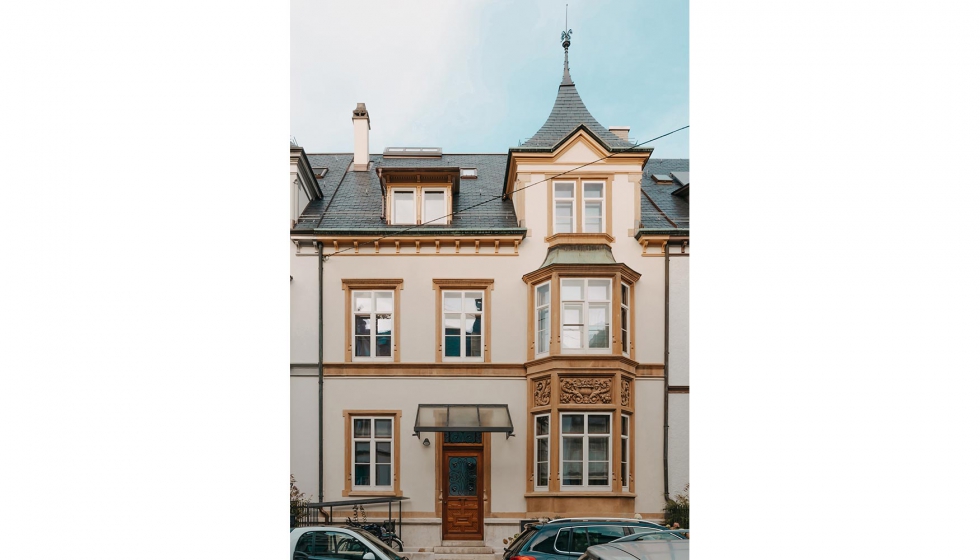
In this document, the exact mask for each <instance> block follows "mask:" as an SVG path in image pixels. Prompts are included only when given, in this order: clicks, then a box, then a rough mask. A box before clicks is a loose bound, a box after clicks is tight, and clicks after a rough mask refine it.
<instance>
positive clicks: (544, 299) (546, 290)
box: [535, 284, 551, 306]
mask: <svg viewBox="0 0 980 560" xmlns="http://www.w3.org/2000/svg"><path fill="white" fill-rule="evenodd" d="M535 291H536V292H537V294H538V306H542V305H548V304H549V303H551V284H544V285H541V286H538V287H537V289H536V290H535Z"/></svg>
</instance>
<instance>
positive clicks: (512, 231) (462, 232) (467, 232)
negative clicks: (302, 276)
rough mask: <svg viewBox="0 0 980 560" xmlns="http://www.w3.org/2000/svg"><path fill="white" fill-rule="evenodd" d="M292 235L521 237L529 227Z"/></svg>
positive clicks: (326, 230) (318, 230) (306, 231)
mask: <svg viewBox="0 0 980 560" xmlns="http://www.w3.org/2000/svg"><path fill="white" fill-rule="evenodd" d="M289 235H290V236H294V235H297V236H298V235H316V236H321V235H334V236H339V237H358V236H364V235H378V236H392V235H418V236H430V235H431V236H447V235H448V236H452V235H457V236H472V235H520V236H521V238H524V237H526V236H527V228H509V229H484V228H452V229H421V228H416V229H409V230H407V231H406V229H405V228H314V229H301V230H298V229H293V230H290V231H289Z"/></svg>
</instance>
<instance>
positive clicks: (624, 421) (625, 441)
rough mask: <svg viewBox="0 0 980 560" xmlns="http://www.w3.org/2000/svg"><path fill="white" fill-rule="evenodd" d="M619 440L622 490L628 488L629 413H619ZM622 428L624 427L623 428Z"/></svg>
mask: <svg viewBox="0 0 980 560" xmlns="http://www.w3.org/2000/svg"><path fill="white" fill-rule="evenodd" d="M620 418H621V420H620V427H619V440H620V441H621V442H622V450H621V452H622V457H620V460H619V462H620V474H619V476H620V478H621V479H622V480H621V481H620V482H622V485H623V492H629V490H630V416H629V414H621V415H620ZM623 428H626V429H625V430H624V429H623Z"/></svg>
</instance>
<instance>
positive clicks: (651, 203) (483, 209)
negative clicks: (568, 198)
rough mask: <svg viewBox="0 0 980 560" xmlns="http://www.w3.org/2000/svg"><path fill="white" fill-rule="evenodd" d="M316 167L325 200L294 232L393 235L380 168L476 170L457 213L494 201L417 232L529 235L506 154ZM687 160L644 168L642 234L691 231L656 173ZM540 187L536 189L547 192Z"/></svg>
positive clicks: (335, 158) (339, 160) (319, 157)
mask: <svg viewBox="0 0 980 560" xmlns="http://www.w3.org/2000/svg"><path fill="white" fill-rule="evenodd" d="M307 157H308V158H309V160H310V165H311V166H313V167H327V168H329V171H328V172H327V174H326V175H325V176H324V177H323V178H320V179H317V181H318V182H319V184H320V189H321V191H322V192H323V198H322V199H321V200H314V201H312V202H310V204H309V205H307V207H306V209H305V210H303V212H302V214H301V215H300V219H299V223H298V224H297V225H296V227H295V228H294V229H293V232H294V233H313V232H314V231H316V232H326V231H331V232H334V233H349V234H357V233H361V234H372V233H373V232H377V234H378V235H382V234H385V233H392V232H395V231H399V230H402V229H405V228H406V227H408V226H404V225H387V224H385V223H384V221H383V220H382V219H381V183H380V180H379V179H378V175H377V173H376V172H375V169H376V168H377V167H378V166H380V167H475V168H476V170H477V178H476V179H461V180H460V181H459V194H458V195H455V196H453V211H454V212H455V211H458V210H460V209H462V208H466V207H468V206H471V205H473V204H476V203H478V202H481V201H485V200H490V202H487V203H486V204H482V205H480V206H478V207H476V208H473V209H472V210H468V211H466V212H463V213H462V214H458V215H456V216H454V217H453V223H452V224H451V225H430V226H424V227H419V228H415V229H413V230H412V233H413V234H416V233H417V234H439V233H452V234H454V235H466V234H470V235H474V234H479V233H484V232H485V233H498V234H515V235H520V234H523V233H524V231H525V230H524V229H523V228H520V227H519V226H518V224H517V216H516V214H515V213H514V203H513V202H512V201H510V200H501V199H500V192H501V186H502V185H503V184H504V169H505V167H506V165H507V160H508V155H507V154H443V156H442V157H441V158H387V159H385V158H383V157H382V156H381V155H380V154H375V155H371V156H370V162H371V164H370V165H371V167H370V169H369V170H368V171H359V172H354V171H347V169H348V168H349V166H350V163H351V161H352V160H353V158H354V155H353V154H307ZM689 163H690V162H689V160H687V159H653V158H651V159H650V160H649V161H648V162H647V164H646V167H644V169H643V179H642V182H641V184H640V188H641V189H642V193H641V196H640V218H641V221H642V225H643V227H642V230H641V232H642V231H649V232H662V231H665V230H667V231H675V232H677V233H686V230H687V229H688V228H689V223H690V214H689V211H690V202H689V199H688V198H686V197H681V196H677V195H673V194H671V192H673V191H675V190H677V188H678V187H679V186H680V183H679V182H677V181H674V182H672V183H669V184H658V183H657V182H656V181H655V180H654V179H653V177H652V175H653V174H654V173H657V174H663V175H668V174H669V173H671V172H687V171H689ZM544 185H545V183H541V184H539V185H537V186H532V187H531V188H545V187H544Z"/></svg>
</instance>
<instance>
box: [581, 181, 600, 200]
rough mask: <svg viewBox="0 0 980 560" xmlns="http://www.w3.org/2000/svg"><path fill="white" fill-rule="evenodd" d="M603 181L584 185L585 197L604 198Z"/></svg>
mask: <svg viewBox="0 0 980 560" xmlns="http://www.w3.org/2000/svg"><path fill="white" fill-rule="evenodd" d="M602 187H603V184H602V183H585V185H583V191H584V193H583V197H584V198H602Z"/></svg>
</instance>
